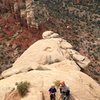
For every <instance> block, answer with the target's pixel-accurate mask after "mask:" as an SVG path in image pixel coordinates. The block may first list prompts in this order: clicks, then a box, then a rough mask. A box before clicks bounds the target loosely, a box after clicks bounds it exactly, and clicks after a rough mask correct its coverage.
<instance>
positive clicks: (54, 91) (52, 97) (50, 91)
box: [49, 85, 57, 100]
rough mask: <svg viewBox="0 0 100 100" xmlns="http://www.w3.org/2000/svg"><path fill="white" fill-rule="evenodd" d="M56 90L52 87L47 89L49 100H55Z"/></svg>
mask: <svg viewBox="0 0 100 100" xmlns="http://www.w3.org/2000/svg"><path fill="white" fill-rule="evenodd" d="M56 92H57V90H56V88H55V86H54V85H52V86H51V88H50V89H49V93H50V100H56V95H55V94H56Z"/></svg>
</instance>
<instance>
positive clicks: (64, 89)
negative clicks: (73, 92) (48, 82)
mask: <svg viewBox="0 0 100 100" xmlns="http://www.w3.org/2000/svg"><path fill="white" fill-rule="evenodd" d="M60 93H61V98H62V100H68V99H69V96H70V89H69V87H68V85H66V84H65V82H64V81H61V82H60Z"/></svg>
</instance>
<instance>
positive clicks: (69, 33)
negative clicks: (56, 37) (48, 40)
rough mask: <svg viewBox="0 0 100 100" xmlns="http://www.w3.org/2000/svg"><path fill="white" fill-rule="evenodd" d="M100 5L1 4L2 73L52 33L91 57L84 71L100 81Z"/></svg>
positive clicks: (78, 0) (66, 1)
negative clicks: (47, 32) (43, 33)
mask: <svg viewBox="0 0 100 100" xmlns="http://www.w3.org/2000/svg"><path fill="white" fill-rule="evenodd" d="M99 4H100V1H99V0H56V1H55V0H52V1H50V0H42V1H41V0H1V1H0V16H1V18H0V44H1V46H0V50H2V52H1V53H0V57H1V58H0V59H1V61H0V64H1V65H2V66H1V67H2V68H1V71H2V70H5V69H6V68H9V67H11V66H12V63H13V62H14V61H15V59H16V58H17V57H19V56H20V55H21V54H22V53H23V52H24V50H26V49H27V48H28V47H29V46H30V45H31V44H32V43H34V42H35V41H37V40H38V39H40V38H41V36H40V34H41V33H42V32H43V31H45V30H47V29H48V30H53V31H54V32H58V33H59V34H60V35H61V36H62V37H64V38H65V39H66V40H67V41H68V42H70V43H71V44H72V45H73V47H74V48H75V49H76V50H77V51H79V52H80V53H81V54H83V55H86V56H87V57H89V58H90V59H91V61H92V63H91V64H90V66H89V67H88V68H86V69H85V70H84V71H85V72H86V73H88V74H89V75H91V76H92V77H93V78H94V79H96V80H97V81H100V80H99V79H100V70H99V69H100V63H99V62H100V53H99V52H100V49H99V48H100V45H99V44H100V42H99V39H98V38H99V37H100V35H99V24H100V23H99V21H100V15H99ZM5 48H6V49H5ZM3 49H5V50H4V51H3ZM2 57H3V59H2Z"/></svg>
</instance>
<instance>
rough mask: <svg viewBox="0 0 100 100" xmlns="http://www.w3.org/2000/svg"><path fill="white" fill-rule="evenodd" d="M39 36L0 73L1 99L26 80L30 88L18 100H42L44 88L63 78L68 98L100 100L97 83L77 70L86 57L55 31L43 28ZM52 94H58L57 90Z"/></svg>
mask: <svg viewBox="0 0 100 100" xmlns="http://www.w3.org/2000/svg"><path fill="white" fill-rule="evenodd" d="M51 33H52V34H51ZM42 36H43V38H44V39H41V40H39V41H37V42H36V43H34V44H33V45H32V46H30V47H29V48H28V49H27V50H26V51H25V52H24V53H23V54H22V55H21V57H19V58H18V59H17V60H16V62H15V63H14V64H13V67H12V68H9V69H8V70H6V71H4V72H3V73H2V74H1V78H4V79H2V80H1V81H0V86H1V87H2V88H1V90H0V98H1V100H4V99H5V98H7V97H5V95H6V94H7V93H9V92H10V91H11V90H12V89H13V88H15V83H16V82H21V81H28V82H30V84H31V87H30V90H29V93H28V95H27V96H26V97H24V98H19V99H18V100H20V99H21V100H44V99H43V97H44V98H45V100H49V93H48V88H49V87H50V86H51V84H52V83H53V82H54V81H56V80H64V81H65V82H66V83H67V84H68V85H69V87H70V90H71V97H70V100H100V86H99V85H98V84H97V83H96V82H95V81H94V80H93V79H92V78H91V77H89V76H87V75H86V74H84V73H82V72H81V71H80V69H81V68H85V67H86V66H88V64H89V62H90V60H89V59H88V58H87V57H84V56H82V55H81V54H79V53H78V52H76V51H75V50H73V47H72V45H71V44H69V43H68V42H67V41H66V40H64V39H62V38H60V37H58V36H59V35H57V33H56V36H57V37H56V36H55V33H53V32H52V31H46V32H44V33H43V35H42ZM53 36H54V37H53ZM8 97H9V95H8ZM56 97H57V99H58V98H59V97H60V94H59V90H58V93H57V96H56ZM6 100H10V99H6ZM13 100H15V99H13Z"/></svg>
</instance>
